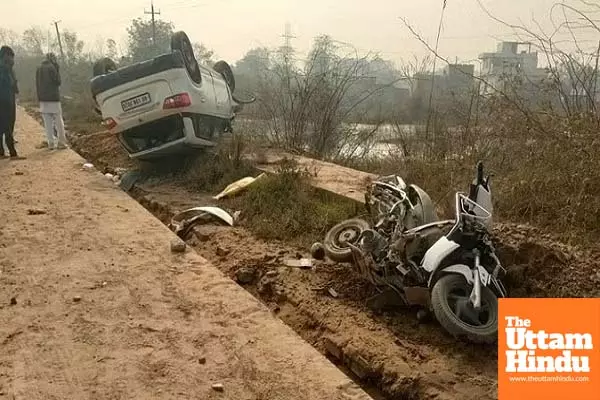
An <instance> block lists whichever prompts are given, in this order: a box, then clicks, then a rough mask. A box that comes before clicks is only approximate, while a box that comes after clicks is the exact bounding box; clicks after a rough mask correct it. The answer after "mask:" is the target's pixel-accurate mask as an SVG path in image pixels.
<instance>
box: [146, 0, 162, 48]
mask: <svg viewBox="0 0 600 400" xmlns="http://www.w3.org/2000/svg"><path fill="white" fill-rule="evenodd" d="M144 14H151V15H152V44H153V45H154V46H156V19H155V18H154V16H155V15H160V11H154V0H152V1H151V2H150V11H146V10H144Z"/></svg>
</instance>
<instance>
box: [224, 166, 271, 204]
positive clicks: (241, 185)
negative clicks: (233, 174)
mask: <svg viewBox="0 0 600 400" xmlns="http://www.w3.org/2000/svg"><path fill="white" fill-rule="evenodd" d="M265 176H266V174H265V173H264V172H263V173H262V174H260V175H258V176H257V177H256V178H254V177H251V176H247V177H245V178H242V179H240V180H237V181H235V182H233V183H231V184H229V185H228V186H227V187H226V188H225V189H223V191H222V192H221V193H219V194H218V195H216V196H213V199H215V200H219V199H222V198H223V197H228V196H233V195H234V194H237V193H239V192H241V191H242V190H244V189H246V188H247V187H248V186H249V185H251V184H252V183H254V182H256V181H258V180H259V179H262V178H264V177H265Z"/></svg>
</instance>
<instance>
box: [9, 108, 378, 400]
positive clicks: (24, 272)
mask: <svg viewBox="0 0 600 400" xmlns="http://www.w3.org/2000/svg"><path fill="white" fill-rule="evenodd" d="M17 127H18V128H17V129H18V131H17V138H18V139H19V144H18V146H19V149H20V151H21V153H22V154H23V155H26V156H27V157H28V159H27V160H25V161H20V162H16V161H7V160H3V161H0V175H1V176H2V184H1V185H2V186H1V187H0V221H1V222H0V399H1V398H8V399H27V400H30V399H61V400H62V399H78V400H79V399H159V398H160V399H178V398H180V399H192V398H195V399H232V400H233V399H236V400H241V399H368V396H367V395H366V394H365V393H364V392H363V391H362V390H360V389H358V388H357V386H356V385H355V384H353V383H352V382H351V381H350V380H349V379H348V378H347V377H346V376H345V375H344V374H343V373H341V372H340V371H339V370H338V369H336V368H335V367H334V366H333V365H332V364H330V363H329V362H328V361H327V360H326V359H325V358H324V357H323V356H322V355H321V354H319V353H318V351H317V350H315V349H314V348H312V347H311V346H310V345H309V344H307V343H306V342H303V341H302V340H301V339H300V338H299V337H298V336H297V335H296V334H295V333H293V331H292V330H291V329H289V328H288V327H286V326H285V325H284V324H283V323H282V322H281V321H279V320H277V319H276V318H274V317H273V316H272V314H271V313H270V312H269V311H268V309H267V308H266V307H265V306H263V305H262V304H261V303H260V302H259V301H258V300H256V299H254V298H253V297H252V296H251V295H250V294H249V293H248V292H246V291H244V290H243V289H241V288H240V287H239V286H237V285H236V284H234V283H233V282H232V281H231V280H230V279H228V278H226V277H224V276H223V275H222V273H221V272H220V271H218V270H217V269H216V268H214V267H212V266H211V265H210V264H209V263H208V262H207V261H206V260H205V259H203V258H202V257H200V256H199V255H197V254H196V253H194V252H193V251H191V250H189V249H188V250H187V251H186V252H185V253H183V254H175V253H172V252H171V250H170V241H171V240H172V239H173V238H174V235H172V234H171V233H170V231H169V230H168V229H167V228H166V227H164V226H163V225H162V224H161V223H160V222H159V221H158V220H156V219H155V218H153V217H152V216H151V215H150V214H149V213H147V212H146V210H144V208H143V207H142V206H140V205H139V204H138V203H136V202H135V201H134V200H133V199H131V198H130V197H128V196H127V195H126V194H125V193H123V192H122V191H120V190H119V189H118V188H117V187H116V186H115V185H114V184H113V183H112V182H110V181H109V180H107V179H106V178H104V177H103V176H102V175H101V174H100V173H98V172H93V171H84V170H82V168H81V167H82V164H83V160H82V159H81V158H79V157H78V156H77V155H76V154H75V153H73V152H72V151H70V150H67V151H61V152H49V151H46V150H34V145H35V144H36V143H38V142H39V141H40V140H41V139H42V133H41V132H42V131H41V128H40V127H39V125H38V124H37V123H36V122H35V121H34V120H33V119H32V118H30V117H29V116H27V115H25V114H24V113H23V112H19V117H18V121H17ZM214 385H217V386H214ZM219 385H222V386H219Z"/></svg>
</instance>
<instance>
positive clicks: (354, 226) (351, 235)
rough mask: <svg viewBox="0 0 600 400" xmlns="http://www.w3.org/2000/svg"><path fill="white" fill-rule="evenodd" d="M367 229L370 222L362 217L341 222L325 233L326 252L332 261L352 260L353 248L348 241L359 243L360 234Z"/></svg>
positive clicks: (324, 244)
mask: <svg viewBox="0 0 600 400" xmlns="http://www.w3.org/2000/svg"><path fill="white" fill-rule="evenodd" d="M367 229H370V225H369V223H368V222H367V221H365V220H363V219H360V218H353V219H348V220H346V221H342V222H340V223H339V224H337V225H336V226H334V227H333V228H331V229H330V230H329V232H327V234H326V235H325V240H324V241H323V246H324V247H325V254H326V255H327V257H328V258H329V259H330V260H332V261H336V262H350V261H352V250H351V249H350V247H348V246H347V245H346V243H348V242H349V243H352V244H355V243H357V242H358V238H359V237H360V234H361V233H362V232H363V231H365V230H367Z"/></svg>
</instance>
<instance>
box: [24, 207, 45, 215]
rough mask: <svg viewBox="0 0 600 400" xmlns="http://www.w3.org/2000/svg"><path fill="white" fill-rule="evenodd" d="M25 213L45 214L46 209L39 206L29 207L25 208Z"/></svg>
mask: <svg viewBox="0 0 600 400" xmlns="http://www.w3.org/2000/svg"><path fill="white" fill-rule="evenodd" d="M27 214H28V215H44V214H46V211H45V210H42V209H39V208H30V209H29V210H27Z"/></svg>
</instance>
